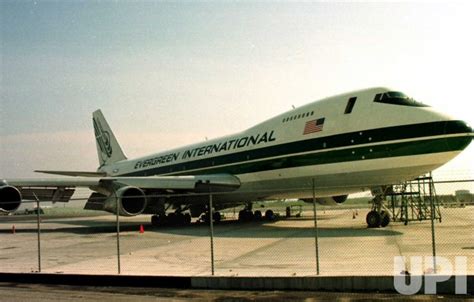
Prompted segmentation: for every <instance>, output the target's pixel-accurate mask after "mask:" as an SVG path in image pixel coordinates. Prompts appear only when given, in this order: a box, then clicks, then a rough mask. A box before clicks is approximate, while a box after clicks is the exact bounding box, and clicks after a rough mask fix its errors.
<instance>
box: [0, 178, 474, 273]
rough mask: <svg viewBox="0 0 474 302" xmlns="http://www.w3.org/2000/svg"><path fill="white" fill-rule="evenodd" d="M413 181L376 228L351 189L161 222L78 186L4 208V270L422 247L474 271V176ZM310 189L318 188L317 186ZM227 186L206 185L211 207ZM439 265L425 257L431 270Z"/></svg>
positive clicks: (388, 255)
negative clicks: (122, 210)
mask: <svg viewBox="0 0 474 302" xmlns="http://www.w3.org/2000/svg"><path fill="white" fill-rule="evenodd" d="M394 188H395V187H394ZM407 188H408V185H405V187H404V188H403V190H405V191H404V192H405V193H407V192H408V193H410V194H406V195H402V194H400V195H397V194H399V193H400V191H397V189H393V188H392V189H393V190H391V191H388V192H386V193H387V195H386V202H385V210H386V211H389V212H390V217H391V221H390V223H389V225H388V226H386V227H376V228H368V227H367V222H366V216H367V214H368V213H369V212H370V211H371V210H372V209H373V205H372V202H371V200H372V197H371V196H370V194H357V195H351V196H349V198H348V200H347V201H345V202H344V203H342V204H338V205H335V206H323V205H320V204H317V203H314V201H313V200H305V201H301V200H275V201H267V202H265V203H263V202H255V203H253V209H252V210H253V212H254V213H255V212H256V211H259V212H260V213H262V214H263V213H265V212H266V211H267V210H269V209H271V210H272V211H273V212H274V214H275V215H274V216H275V217H274V219H272V220H271V221H268V220H266V219H261V220H258V221H252V222H240V221H238V217H239V212H240V211H241V210H243V207H235V208H230V209H226V210H223V211H221V212H220V218H221V219H220V220H221V221H220V222H217V221H214V222H213V221H212V220H209V219H207V220H202V221H201V220H200V221H198V220H197V219H193V223H192V224H191V225H186V226H160V227H154V226H152V225H151V223H150V216H149V215H139V216H136V217H120V216H117V215H113V214H104V212H98V211H83V210H82V209H81V208H79V207H77V208H75V207H74V205H75V204H77V205H78V206H79V204H81V205H82V204H83V200H84V198H85V197H86V195H88V194H90V192H88V191H87V190H82V191H81V190H79V191H78V192H77V193H76V195H75V196H74V198H73V201H71V202H70V204H68V205H67V206H65V207H61V206H57V205H55V206H54V207H49V206H48V205H46V206H45V205H44V204H42V207H41V208H37V207H35V204H29V205H24V206H22V207H23V208H20V209H19V211H18V212H19V214H21V215H8V216H6V215H4V216H0V236H1V240H0V271H1V272H39V271H40V272H50V273H80V274H130V275H164V276H166V275H169V276H189V275H191V276H207V275H217V276H312V275H348V276H349V275H393V274H396V273H397V272H396V271H394V257H396V256H404V257H405V258H404V261H405V270H407V271H409V270H410V269H411V267H412V263H411V262H412V261H413V259H417V258H414V257H430V256H438V257H444V258H446V259H448V260H449V262H450V263H452V264H453V266H455V263H456V257H460V256H461V257H464V258H463V259H465V260H466V264H467V267H466V268H465V271H466V273H467V274H474V267H473V265H474V243H473V242H474V235H473V234H474V232H473V230H474V219H473V218H474V199H473V194H472V192H474V180H472V179H467V180H449V179H448V180H440V181H437V182H435V183H434V186H433V187H432V188H431V189H432V190H433V192H432V194H433V195H434V196H436V198H429V197H426V192H424V193H423V194H424V195H423V194H421V195H420V196H417V195H416V194H415V193H413V192H414V191H409V190H408V189H407ZM304 189H305V190H307V191H308V194H313V189H312V187H311V186H308V187H306V188H304ZM418 190H419V189H418ZM415 191H416V190H415ZM219 194H223V193H215V194H207V195H205V196H206V198H208V200H209V206H210V208H212V207H213V205H214V204H213V202H215V201H216V200H218V198H219ZM226 194H232V193H226ZM195 196H196V194H193V195H191V196H189V197H190V198H192V197H195ZM201 197H202V196H201ZM404 198H405V199H404ZM410 198H411V200H409V199H410ZM71 206H72V207H71ZM31 213H32V214H31ZM211 216H212V213H211ZM263 216H264V214H263ZM393 220H395V221H393ZM437 268H438V267H437V264H436V263H435V262H433V263H431V262H427V263H425V265H424V267H423V270H424V271H425V272H434V271H436V269H437ZM454 269H456V268H455V267H454Z"/></svg>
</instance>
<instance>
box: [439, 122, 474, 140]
mask: <svg viewBox="0 0 474 302" xmlns="http://www.w3.org/2000/svg"><path fill="white" fill-rule="evenodd" d="M444 133H445V134H466V136H471V137H472V135H473V132H472V128H471V126H469V125H468V124H467V123H466V122H465V121H447V122H446V123H445V128H444Z"/></svg>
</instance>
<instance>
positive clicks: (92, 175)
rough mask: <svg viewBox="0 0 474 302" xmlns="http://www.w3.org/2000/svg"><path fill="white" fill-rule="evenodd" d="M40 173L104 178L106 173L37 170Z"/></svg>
mask: <svg viewBox="0 0 474 302" xmlns="http://www.w3.org/2000/svg"><path fill="white" fill-rule="evenodd" d="M35 172H38V173H46V174H54V175H64V176H81V177H104V176H107V174H106V173H105V172H89V171H52V170H35Z"/></svg>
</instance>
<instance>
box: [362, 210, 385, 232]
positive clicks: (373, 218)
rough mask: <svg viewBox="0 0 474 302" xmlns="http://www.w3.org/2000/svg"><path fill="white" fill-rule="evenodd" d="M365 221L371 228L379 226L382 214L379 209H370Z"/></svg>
mask: <svg viewBox="0 0 474 302" xmlns="http://www.w3.org/2000/svg"><path fill="white" fill-rule="evenodd" d="M365 221H366V222H367V226H368V227H369V228H378V227H379V226H380V222H381V216H380V214H379V213H378V212H377V211H370V212H369V213H368V214H367V216H366V218H365Z"/></svg>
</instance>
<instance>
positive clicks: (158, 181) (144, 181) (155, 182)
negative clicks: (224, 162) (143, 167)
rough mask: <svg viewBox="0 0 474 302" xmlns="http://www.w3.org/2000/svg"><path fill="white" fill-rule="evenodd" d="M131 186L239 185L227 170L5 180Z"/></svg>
mask: <svg viewBox="0 0 474 302" xmlns="http://www.w3.org/2000/svg"><path fill="white" fill-rule="evenodd" d="M114 183H116V184H121V185H128V186H135V187H138V188H140V189H158V190H160V189H161V190H190V191H194V190H195V189H196V190H197V191H202V189H203V188H204V187H206V186H207V187H210V188H211V190H212V188H216V189H217V188H223V189H224V190H225V191H227V190H226V189H228V190H229V191H233V190H235V189H237V188H238V187H240V181H239V179H238V178H237V177H235V176H233V175H229V174H210V175H189V176H140V177H131V176H118V177H65V178H31V179H12V180H8V181H6V184H8V185H10V186H14V187H37V188H43V187H44V188H48V187H89V188H90V187H97V186H99V187H100V186H105V184H108V185H109V184H114Z"/></svg>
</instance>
